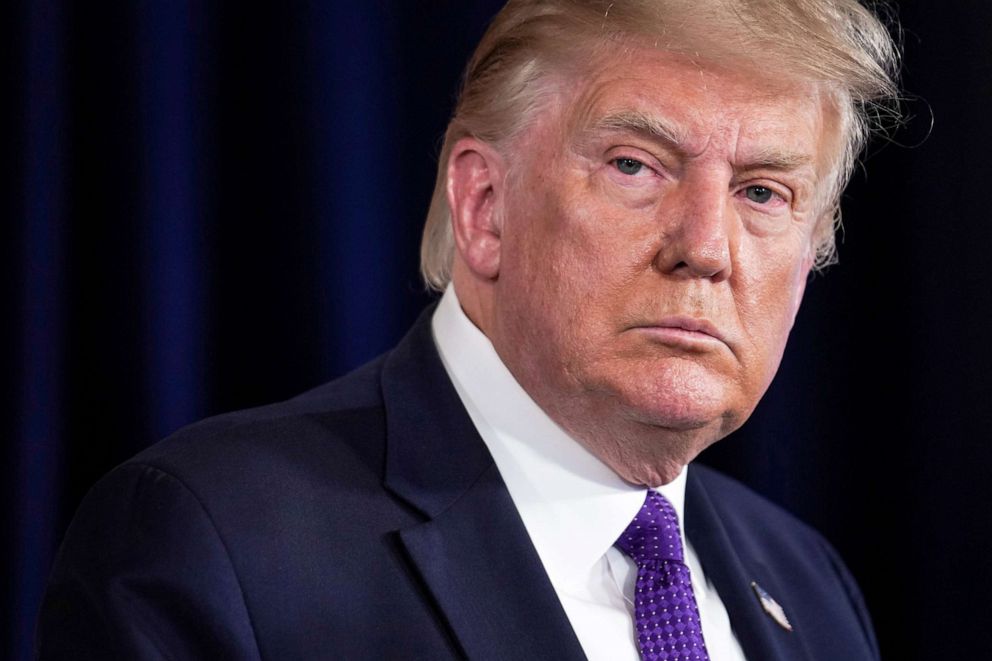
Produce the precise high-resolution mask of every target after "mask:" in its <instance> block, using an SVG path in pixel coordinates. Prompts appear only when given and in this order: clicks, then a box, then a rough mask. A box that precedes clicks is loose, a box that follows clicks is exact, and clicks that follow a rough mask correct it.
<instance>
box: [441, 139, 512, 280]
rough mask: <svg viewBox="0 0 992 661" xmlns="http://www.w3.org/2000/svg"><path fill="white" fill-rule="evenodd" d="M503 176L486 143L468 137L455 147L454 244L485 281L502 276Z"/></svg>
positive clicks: (451, 184)
mask: <svg viewBox="0 0 992 661" xmlns="http://www.w3.org/2000/svg"><path fill="white" fill-rule="evenodd" d="M503 174H504V172H503V159H502V158H501V157H500V155H499V154H498V153H497V152H496V150H495V149H493V148H492V147H491V146H490V145H488V144H486V143H485V142H482V141H481V140H477V139H476V138H472V137H465V138H462V139H461V140H459V141H457V142H456V143H455V145H454V147H452V149H451V155H450V156H449V157H448V185H447V192H448V208H449V209H450V210H451V229H452V233H453V234H454V238H455V245H456V246H457V248H458V254H459V256H460V257H461V259H462V261H463V262H464V263H465V265H466V266H467V267H468V269H469V270H470V271H471V272H472V273H474V274H475V275H476V276H478V277H480V278H483V279H486V280H493V279H495V278H496V277H497V276H498V275H499V258H500V236H501V233H502V226H501V223H500V213H499V209H498V205H499V203H500V202H499V200H500V197H501V196H500V195H499V193H501V192H502V191H501V187H502V185H503Z"/></svg>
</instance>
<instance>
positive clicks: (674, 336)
mask: <svg viewBox="0 0 992 661" xmlns="http://www.w3.org/2000/svg"><path fill="white" fill-rule="evenodd" d="M633 328H634V329H635V330H638V331H642V332H645V333H648V334H650V335H651V336H652V337H653V338H655V339H657V340H658V341H661V342H665V343H676V344H686V343H688V344H711V343H713V342H719V343H721V344H725V345H728V346H729V342H728V341H727V338H726V337H725V336H724V334H723V333H721V332H720V330H719V329H718V328H717V327H716V325H715V324H713V323H712V322H710V321H709V320H708V319H697V318H694V317H686V316H671V317H664V318H662V319H658V320H653V321H651V322H648V323H643V324H637V325H635V326H634V327H633Z"/></svg>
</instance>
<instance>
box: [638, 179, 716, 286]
mask: <svg viewBox="0 0 992 661" xmlns="http://www.w3.org/2000/svg"><path fill="white" fill-rule="evenodd" d="M732 213H733V208H732V205H731V203H730V198H729V193H728V186H727V185H726V183H724V182H720V181H718V180H717V178H715V177H714V178H712V180H709V181H707V180H696V181H689V180H686V181H683V182H681V184H680V185H678V186H677V187H676V190H673V191H671V192H670V193H669V195H668V196H666V199H665V200H664V202H663V204H662V205H661V209H660V211H659V216H660V217H659V219H658V220H659V222H660V223H661V224H662V226H663V229H662V233H661V245H660V246H659V249H658V254H657V255H656V257H655V264H656V267H657V268H658V270H659V271H661V272H662V273H666V274H671V275H675V276H678V277H684V278H707V279H710V280H714V281H721V280H726V279H727V278H729V277H730V275H731V272H732V270H733V265H732V264H733V258H732V253H733V252H734V243H735V241H736V232H735V231H734V225H733V219H732V217H731V215H732Z"/></svg>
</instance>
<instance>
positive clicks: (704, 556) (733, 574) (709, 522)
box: [685, 467, 810, 661]
mask: <svg viewBox="0 0 992 661" xmlns="http://www.w3.org/2000/svg"><path fill="white" fill-rule="evenodd" d="M697 473H698V472H697V471H696V470H695V469H693V468H691V467H690V469H689V475H688V479H687V482H686V504H685V507H686V513H685V524H686V536H687V537H688V538H689V540H690V541H691V542H692V545H693V548H694V549H695V550H696V553H697V554H698V555H699V560H700V562H701V563H702V565H703V569H704V571H705V573H706V577H707V578H708V579H709V580H710V581H712V583H713V586H714V587H715V588H716V590H717V592H718V593H719V595H720V598H721V599H722V600H723V603H724V605H725V606H726V607H727V613H728V615H729V616H730V624H731V626H732V627H733V630H734V633H735V634H736V635H737V639H738V640H739V641H740V644H741V648H742V649H743V650H744V654H745V656H747V658H748V659H762V661H764V660H768V661H800V660H802V659H808V658H810V657H809V653H808V651H807V650H806V648H805V645H804V644H803V639H802V636H801V633H800V632H795V631H787V630H786V629H785V628H783V627H782V626H781V625H780V624H778V623H777V622H776V621H775V619H774V618H773V617H772V616H771V615H769V613H767V612H766V611H765V609H764V608H763V607H762V605H761V602H760V600H759V599H758V596H757V594H756V593H755V591H754V589H753V588H752V583H757V584H758V585H759V586H761V588H763V589H764V590H766V591H767V592H768V593H769V594H771V595H772V596H776V595H783V594H787V591H784V590H782V589H781V586H780V585H779V584H778V582H777V580H776V579H775V574H774V573H773V572H771V571H769V570H768V568H767V567H765V565H764V564H763V563H762V561H761V559H760V558H756V557H750V556H748V555H747V554H746V552H744V551H742V549H746V548H748V545H746V544H740V543H735V540H733V539H731V537H730V536H729V534H728V532H727V527H726V526H725V525H724V523H723V521H722V519H721V517H720V514H719V512H718V510H717V509H716V507H715V506H714V504H713V502H712V501H711V500H710V497H709V494H708V493H707V491H706V489H705V487H704V485H703V483H702V481H701V480H700V479H699V476H698V474H697ZM783 606H784V607H785V608H786V609H788V604H783Z"/></svg>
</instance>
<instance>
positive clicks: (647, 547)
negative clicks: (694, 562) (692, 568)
mask: <svg viewBox="0 0 992 661" xmlns="http://www.w3.org/2000/svg"><path fill="white" fill-rule="evenodd" d="M616 547H617V548H618V549H620V550H621V551H623V552H624V553H626V554H627V555H628V556H630V558H631V559H632V560H633V561H634V562H635V563H637V591H636V594H635V595H634V620H635V626H636V628H637V629H636V634H637V646H638V648H639V649H640V651H641V658H642V659H645V661H671V660H672V659H693V660H694V661H695V660H697V659H702V660H703V661H709V658H710V657H709V655H708V654H707V653H706V645H705V643H703V630H702V627H701V626H700V624H699V608H698V607H697V606H696V598H695V597H694V596H693V594H692V583H691V582H690V581H689V568H688V567H687V566H686V564H685V556H684V554H683V552H682V538H681V536H680V535H679V517H678V514H676V513H675V508H674V507H672V504H671V503H670V502H668V501H667V500H666V499H665V497H664V496H662V495H661V494H659V493H655V492H654V491H648V495H647V498H645V499H644V505H643V506H642V507H641V511H640V512H638V513H637V516H635V517H634V520H633V521H631V523H630V525H629V526H627V529H626V530H624V531H623V534H622V535H620V539H618V540H617V542H616Z"/></svg>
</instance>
